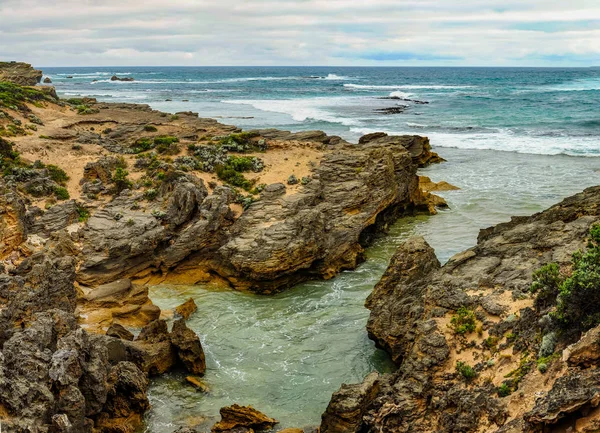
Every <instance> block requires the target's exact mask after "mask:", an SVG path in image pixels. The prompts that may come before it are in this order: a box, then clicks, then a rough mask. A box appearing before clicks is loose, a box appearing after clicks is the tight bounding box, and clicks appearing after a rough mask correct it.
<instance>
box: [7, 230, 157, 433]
mask: <svg viewBox="0 0 600 433" xmlns="http://www.w3.org/2000/svg"><path fill="white" fill-rule="evenodd" d="M68 244H69V240H68V239H66V238H64V237H63V238H59V239H58V240H57V241H52V242H50V243H49V245H48V246H47V247H46V249H45V250H43V251H42V252H40V253H36V254H34V255H32V256H31V257H29V258H27V259H26V260H25V261H23V262H22V263H21V264H20V265H19V266H18V267H17V268H16V269H15V270H14V271H13V273H12V274H10V275H8V274H0V299H2V302H3V305H2V309H1V312H0V327H1V329H2V331H1V332H0V346H1V347H2V349H1V351H0V406H2V408H3V411H4V413H3V421H2V427H3V428H4V429H8V431H40V432H45V431H49V429H50V431H64V432H67V431H73V432H75V431H77V432H91V431H92V428H93V427H94V426H96V427H97V428H98V431H114V430H110V429H109V428H104V427H105V426H106V425H107V424H106V423H105V422H104V421H103V420H108V422H109V423H110V424H112V423H114V422H115V419H116V418H120V422H119V425H122V426H123V428H124V429H125V430H120V431H131V432H133V431H134V430H135V428H137V427H138V426H139V423H140V421H141V415H142V414H143V412H144V411H145V410H146V409H147V408H148V407H149V405H148V400H147V398H146V386H147V379H146V377H145V376H144V374H143V373H142V372H141V371H140V370H139V369H138V368H137V367H135V366H134V365H131V364H124V363H116V364H115V365H111V364H110V363H109V361H108V356H107V355H108V354H107V348H106V346H105V345H104V343H103V341H102V338H101V337H100V336H95V335H93V334H89V333H87V332H86V331H84V330H83V329H82V328H81V327H79V325H78V324H77V321H76V317H75V315H74V314H73V313H74V310H75V301H76V291H75V288H74V285H73V283H74V279H75V266H74V260H73V258H71V257H69V253H68V251H69V250H70V249H71V248H72V247H71V246H69V245H68ZM61 429H62V430H61Z"/></svg>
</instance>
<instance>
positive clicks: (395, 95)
mask: <svg viewBox="0 0 600 433" xmlns="http://www.w3.org/2000/svg"><path fill="white" fill-rule="evenodd" d="M390 96H391V97H392V98H400V99H409V98H411V97H412V95H411V94H410V93H406V92H401V91H399V90H397V91H395V92H392V93H390Z"/></svg>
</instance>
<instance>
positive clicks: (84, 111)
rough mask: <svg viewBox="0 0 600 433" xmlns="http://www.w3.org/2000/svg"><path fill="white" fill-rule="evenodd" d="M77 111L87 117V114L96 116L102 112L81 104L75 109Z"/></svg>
mask: <svg viewBox="0 0 600 433" xmlns="http://www.w3.org/2000/svg"><path fill="white" fill-rule="evenodd" d="M75 109H76V110H77V114H81V115H85V114H96V113H99V112H100V110H98V109H97V108H92V107H90V106H89V105H86V104H81V105H78V106H76V107H75Z"/></svg>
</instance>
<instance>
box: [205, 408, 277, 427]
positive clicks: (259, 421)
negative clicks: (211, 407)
mask: <svg viewBox="0 0 600 433" xmlns="http://www.w3.org/2000/svg"><path fill="white" fill-rule="evenodd" d="M219 412H220V414H221V421H219V422H218V423H216V424H215V425H214V426H213V427H212V431H213V432H228V431H232V430H233V431H235V430H236V429H240V428H241V429H247V430H245V431H249V430H258V431H261V430H270V429H272V428H273V427H274V426H275V425H276V424H277V423H278V421H276V420H274V419H273V418H269V417H268V416H266V415H265V414H264V413H261V412H259V411H258V410H256V409H254V408H253V407H252V406H239V405H237V404H234V405H233V406H227V407H222V408H221V410H220V411H219Z"/></svg>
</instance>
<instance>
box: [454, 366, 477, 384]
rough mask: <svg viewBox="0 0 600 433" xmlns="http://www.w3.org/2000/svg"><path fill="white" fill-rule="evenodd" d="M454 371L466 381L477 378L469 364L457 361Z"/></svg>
mask: <svg viewBox="0 0 600 433" xmlns="http://www.w3.org/2000/svg"><path fill="white" fill-rule="evenodd" d="M456 371H457V373H459V374H460V375H461V376H462V377H463V378H464V379H465V380H466V381H471V380H473V379H474V378H475V377H476V376H477V372H476V371H475V370H474V369H473V367H471V366H470V365H469V364H467V363H465V362H461V361H458V362H457V363H456Z"/></svg>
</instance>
